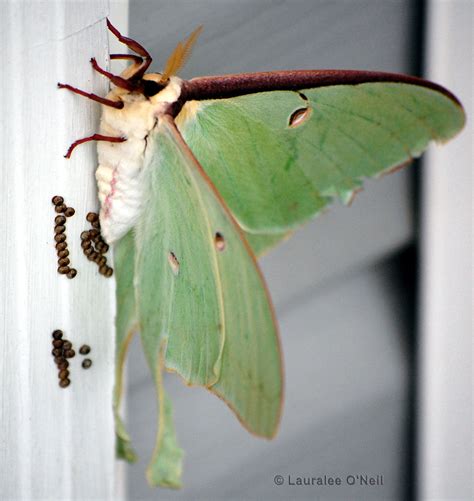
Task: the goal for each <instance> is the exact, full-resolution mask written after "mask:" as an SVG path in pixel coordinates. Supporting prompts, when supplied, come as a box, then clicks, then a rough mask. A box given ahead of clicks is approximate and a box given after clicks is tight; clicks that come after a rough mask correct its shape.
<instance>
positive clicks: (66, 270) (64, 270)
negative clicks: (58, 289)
mask: <svg viewBox="0 0 474 501" xmlns="http://www.w3.org/2000/svg"><path fill="white" fill-rule="evenodd" d="M70 271H71V268H69V266H59V267H58V273H59V274H60V275H67V274H68V273H69V272H70Z"/></svg>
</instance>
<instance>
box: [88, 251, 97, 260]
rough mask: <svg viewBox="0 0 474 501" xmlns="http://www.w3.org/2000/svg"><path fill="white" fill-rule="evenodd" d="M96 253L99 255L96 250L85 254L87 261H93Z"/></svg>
mask: <svg viewBox="0 0 474 501" xmlns="http://www.w3.org/2000/svg"><path fill="white" fill-rule="evenodd" d="M98 255H99V253H98V252H95V251H94V252H91V253H90V254H89V255H88V256H87V259H88V260H89V261H94V259H95V258H96V257H97V256H98Z"/></svg>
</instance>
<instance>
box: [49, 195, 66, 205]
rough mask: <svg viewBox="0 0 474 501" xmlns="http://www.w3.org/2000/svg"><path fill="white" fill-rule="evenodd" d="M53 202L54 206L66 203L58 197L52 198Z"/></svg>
mask: <svg viewBox="0 0 474 501" xmlns="http://www.w3.org/2000/svg"><path fill="white" fill-rule="evenodd" d="M51 202H53V205H61V204H62V203H63V202H64V198H63V197H60V196H59V195H56V196H54V197H53V198H52V200H51Z"/></svg>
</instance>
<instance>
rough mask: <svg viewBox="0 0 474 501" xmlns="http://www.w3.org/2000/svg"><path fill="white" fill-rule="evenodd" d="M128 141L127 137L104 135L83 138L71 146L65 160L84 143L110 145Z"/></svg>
mask: <svg viewBox="0 0 474 501" xmlns="http://www.w3.org/2000/svg"><path fill="white" fill-rule="evenodd" d="M126 140H127V138H126V137H114V136H103V135H102V134H93V135H92V136H89V137H83V138H82V139H78V140H77V141H74V142H73V143H72V144H71V146H69V149H68V150H67V153H66V154H65V155H64V158H71V154H72V151H73V150H74V148H75V147H76V146H79V145H80V144H83V143H88V142H89V141H108V142H109V143H123V142H124V141H126Z"/></svg>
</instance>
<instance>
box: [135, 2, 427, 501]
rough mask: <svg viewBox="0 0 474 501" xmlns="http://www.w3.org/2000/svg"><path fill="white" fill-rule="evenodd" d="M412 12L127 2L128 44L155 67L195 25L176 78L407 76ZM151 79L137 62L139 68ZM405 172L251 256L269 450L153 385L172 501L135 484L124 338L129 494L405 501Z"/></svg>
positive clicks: (143, 400) (219, 414)
mask: <svg viewBox="0 0 474 501" xmlns="http://www.w3.org/2000/svg"><path fill="white" fill-rule="evenodd" d="M421 14H422V9H421V7H420V5H419V2H416V1H410V0H384V1H380V0H332V1H316V0H294V1H282V0H281V1H276V0H274V1H269V0H259V1H242V0H233V1H227V0H219V1H218V0H194V1H183V0H173V1H170V0H159V1H138V0H131V2H130V36H132V37H133V38H136V39H138V40H139V41H140V42H142V43H143V44H144V45H145V46H146V47H147V48H148V49H149V51H150V52H151V53H152V54H153V56H154V57H155V61H154V68H155V69H157V70H159V69H160V68H162V65H163V64H164V62H165V60H166V58H167V57H168V55H169V54H170V53H171V51H172V50H173V48H174V46H175V45H176V43H177V42H178V41H180V40H182V39H183V38H184V37H185V36H187V35H188V34H189V33H190V32H191V31H192V30H193V29H194V28H195V27H196V26H197V25H199V24H203V25H204V32H203V34H202V36H201V38H200V39H199V41H198V44H197V46H196V48H195V50H194V52H193V55H192V57H191V59H190V61H189V63H188V64H187V66H186V68H185V69H184V70H183V71H182V74H181V76H182V77H184V78H190V77H192V76H199V75H207V74H219V73H229V72H241V71H262V70H272V69H293V68H355V69H378V70H385V71H395V72H406V73H416V72H417V71H418V66H419V55H420V50H421V47H420V43H419V41H420V39H421V30H420V20H421V19H422V16H421ZM152 68H153V67H152ZM414 177H415V169H414V168H413V167H410V168H409V169H408V170H405V171H401V172H398V173H396V174H393V175H391V176H388V177H384V178H382V179H379V180H376V181H371V182H366V184H365V190H364V191H363V192H362V193H360V194H359V195H358V196H357V198H356V199H355V201H354V202H353V204H352V206H351V207H349V208H348V207H342V206H335V207H333V208H331V210H330V211H328V212H327V213H326V214H324V215H322V216H321V217H319V218H317V219H316V220H314V221H313V222H312V223H310V224H308V225H306V226H305V227H304V228H303V229H301V230H300V231H299V232H297V233H296V234H295V235H294V236H293V238H292V239H290V240H289V241H288V242H286V243H284V244H283V245H281V246H280V247H279V248H278V249H276V250H274V251H273V252H272V253H270V254H269V255H268V256H266V257H265V258H264V259H263V260H262V267H263V271H264V274H265V276H266V278H267V281H268V285H269V288H270V291H271V294H272V296H273V299H274V302H275V306H276V311H277V316H278V319H279V321H280V325H281V336H282V344H283V353H284V360H285V372H286V402H285V408H284V415H283V420H282V423H281V429H280V433H279V434H278V436H277V438H276V439H275V440H273V441H272V442H268V441H265V440H261V439H258V438H255V437H253V436H250V435H249V434H248V433H247V432H246V431H245V430H244V429H243V428H242V427H241V426H240V425H239V423H238V422H237V420H236V419H235V418H234V416H233V415H232V414H231V412H230V411H229V410H228V409H227V407H226V406H225V405H224V404H223V403H222V402H221V401H219V400H218V399H216V398H215V397H214V396H212V395H211V394H209V393H207V392H206V391H204V390H201V389H196V388H193V389H190V388H187V387H185V386H184V385H183V384H182V383H181V382H180V380H179V379H178V378H176V377H174V376H172V375H167V376H166V384H167V388H168V390H169V393H170V395H171V397H172V400H173V402H174V405H175V421H176V426H177V432H178V438H179V441H180V445H181V446H182V447H183V448H184V450H185V452H186V458H185V470H184V479H183V480H184V487H183V489H182V490H181V491H169V490H163V489H157V490H152V489H150V488H149V487H148V486H147V484H146V480H145V478H144V470H145V467H146V464H147V461H148V460H149V458H150V455H151V452H152V449H153V445H154V440H155V431H156V428H155V427H156V425H155V423H156V420H155V416H156V408H155V403H154V390H153V386H152V382H151V378H150V376H149V374H148V369H147V367H146V364H145V360H144V358H143V356H142V354H141V351H140V350H141V347H140V346H139V343H138V340H135V342H134V344H133V346H132V350H131V357H130V361H129V364H128V368H129V391H128V395H129V397H128V427H129V430H130V431H131V433H132V438H133V443H134V445H135V447H136V449H137V452H138V454H139V456H140V461H139V462H138V463H137V464H135V465H132V466H130V467H128V469H127V471H128V496H129V498H130V499H133V500H138V499H161V500H175V499H176V500H178V499H189V500H206V501H211V500H224V499H225V500H227V499H231V500H244V499H245V500H267V499H285V500H287V499H377V500H381V499H390V500H398V499H409V498H410V496H411V495H412V492H413V491H412V489H413V479H412V477H411V466H412V457H413V450H412V440H411V438H412V431H413V430H412V424H411V423H412V411H411V405H412V400H413V392H412V389H411V377H410V373H411V367H412V360H413V342H414V339H413V336H414V327H413V326H414V319H413V311H412V309H413V306H412V305H413V298H414V293H415V291H414V288H415V284H416V281H415V277H414V269H415V268H414V266H413V264H414V262H415V252H414V250H413V242H414V237H415V220H416V217H415V212H414V205H415V203H414V199H415V197H414V192H415V188H414V187H415V184H416V183H415V180H414ZM278 474H280V475H283V476H284V477H286V476H287V475H288V474H291V475H295V476H296V475H300V476H320V475H324V474H327V475H331V476H344V477H345V476H346V475H348V474H353V475H357V474H368V475H383V486H373V487H359V488H357V487H351V488H349V487H337V488H335V487H332V488H331V487H319V488H318V487H302V488H296V487H290V486H287V485H283V486H280V487H278V486H276V485H275V484H274V481H273V479H274V477H275V475H278Z"/></svg>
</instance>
